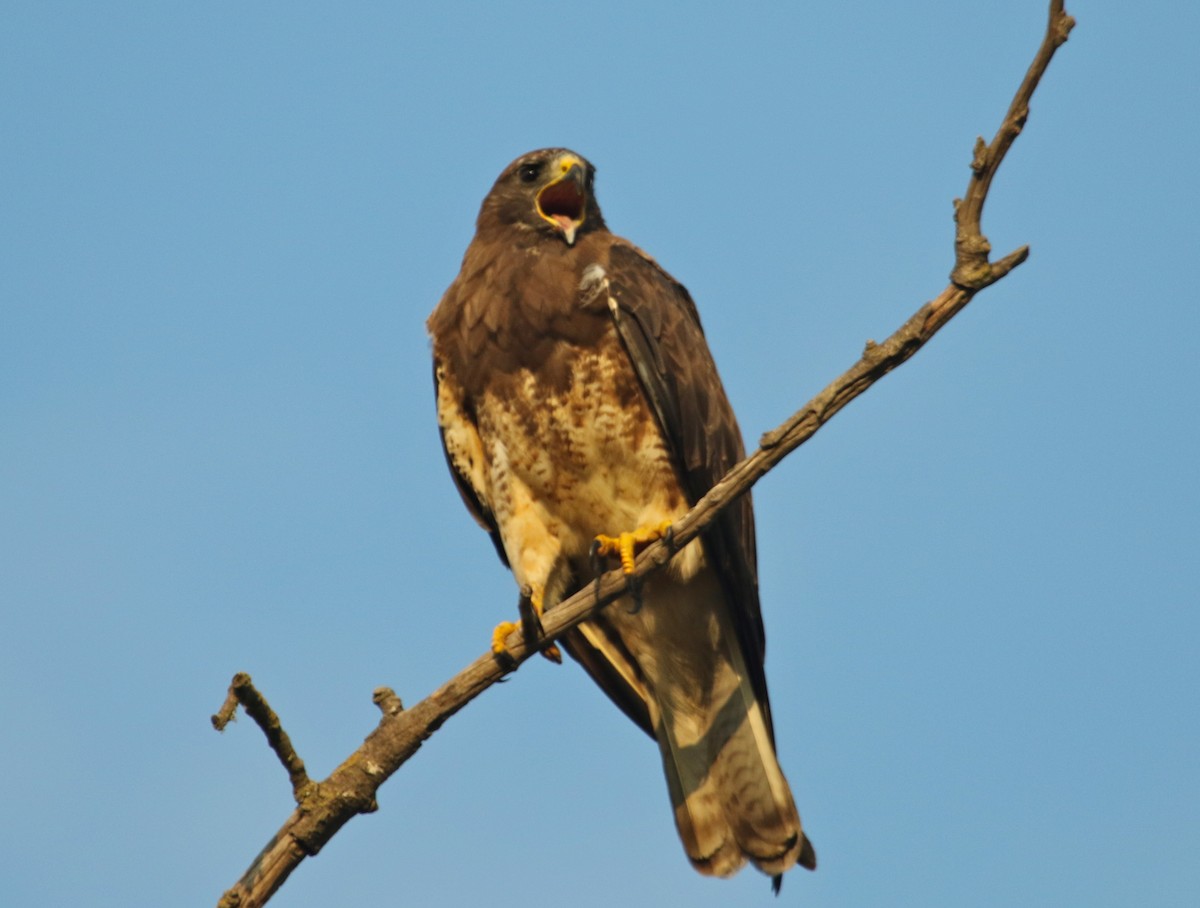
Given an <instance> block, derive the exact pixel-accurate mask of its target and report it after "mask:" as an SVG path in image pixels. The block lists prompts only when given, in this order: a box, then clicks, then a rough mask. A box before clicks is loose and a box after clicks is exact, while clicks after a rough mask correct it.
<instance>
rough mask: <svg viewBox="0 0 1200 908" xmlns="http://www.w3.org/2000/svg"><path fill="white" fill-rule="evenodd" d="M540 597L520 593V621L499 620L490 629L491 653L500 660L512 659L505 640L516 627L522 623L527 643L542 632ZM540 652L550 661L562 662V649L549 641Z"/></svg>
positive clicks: (538, 595)
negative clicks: (494, 626) (491, 629)
mask: <svg viewBox="0 0 1200 908" xmlns="http://www.w3.org/2000/svg"><path fill="white" fill-rule="evenodd" d="M543 608H544V606H543V604H542V597H541V594H539V593H533V594H530V595H528V596H526V595H525V594H524V593H522V596H521V602H520V605H519V609H520V611H521V623H520V624H518V623H517V622H516V621H501V622H500V623H499V624H497V625H496V629H495V630H494V631H492V653H493V655H495V656H496V657H497V658H499V659H501V660H512V654H511V653H509V651H508V645H507V644H506V643H505V641H506V640H507V639H508V635H509V634H511V633H512V632H513V631H515V630H516V629H517V628H519V627H522V625H524V631H525V639H526V641H527V642H529V643H533V642H534V641H536V640H537V638H538V637H540V636H541V633H542V622H541V617H542V610H543ZM541 653H542V655H543V656H545V657H546V658H547V659H549V660H550V661H551V662H556V663H558V664H559V665H561V664H562V651H561V650H559V648H558V647H557V646H556V645H555V644H553V643H550V644H548V645H546V646H544V647H542V648H541Z"/></svg>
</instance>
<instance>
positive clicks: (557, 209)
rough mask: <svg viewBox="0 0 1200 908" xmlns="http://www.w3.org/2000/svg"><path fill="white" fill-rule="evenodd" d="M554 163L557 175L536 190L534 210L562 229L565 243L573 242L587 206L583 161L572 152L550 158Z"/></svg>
mask: <svg viewBox="0 0 1200 908" xmlns="http://www.w3.org/2000/svg"><path fill="white" fill-rule="evenodd" d="M554 167H555V169H557V170H558V171H559V176H558V177H557V178H556V179H555V180H554V181H553V182H552V183H550V184H548V185H547V186H546V187H545V188H544V189H542V191H541V192H539V193H538V196H537V209H538V214H540V215H541V216H542V217H543V218H545V219H546V220H547V221H549V222H550V223H551V224H553V225H554V226H555V227H557V228H558V229H559V230H560V231H561V232H562V235H563V237H564V238H565V239H566V241H567V245H568V246H573V245H574V244H575V232H576V231H577V230H578V229H579V227H580V225H581V224H583V217H584V209H585V208H586V206H587V197H586V195H585V194H584V190H583V183H584V179H585V177H584V169H583V162H582V161H581V160H579V158H577V157H575V155H572V154H564V155H562V156H561V157H559V158H558V159H557V160H556V161H555V162H554Z"/></svg>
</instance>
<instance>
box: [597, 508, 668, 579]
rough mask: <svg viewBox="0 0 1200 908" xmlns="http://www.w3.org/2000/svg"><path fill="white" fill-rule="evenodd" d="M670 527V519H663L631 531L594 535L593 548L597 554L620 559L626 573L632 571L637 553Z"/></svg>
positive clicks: (622, 568)
mask: <svg viewBox="0 0 1200 908" xmlns="http://www.w3.org/2000/svg"><path fill="white" fill-rule="evenodd" d="M670 529H671V521H669V520H664V521H663V522H662V523H660V524H657V525H656V526H649V527H638V528H637V529H636V530H634V531H633V532H632V533H622V534H621V535H620V536H604V535H600V536H597V537H596V541H595V543H594V544H593V548H594V550H595V552H596V554H597V555H607V556H614V557H617V558H620V559H621V570H623V571H624V572H625V573H626V574H632V573H633V560H634V559H635V558H636V557H637V553H638V552H639V551H641V550H642V549H644V548H645V547H646V546H648V545H649V544H650V543H652V542H657V541H658V540H659V539H662V538H663V537H664V536H666V535H667V532H668V531H669V530H670Z"/></svg>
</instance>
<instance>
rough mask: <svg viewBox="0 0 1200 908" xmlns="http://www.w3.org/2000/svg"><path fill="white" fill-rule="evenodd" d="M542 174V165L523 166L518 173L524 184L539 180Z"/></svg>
mask: <svg viewBox="0 0 1200 908" xmlns="http://www.w3.org/2000/svg"><path fill="white" fill-rule="evenodd" d="M541 172H542V165H541V164H540V163H539V164H522V165H521V169H520V170H518V171H517V173H518V174H519V175H520V177H521V182H522V183H532V182H533V181H534V180H536V179H537V178H538V175H539V174H541Z"/></svg>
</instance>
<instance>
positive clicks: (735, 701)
mask: <svg viewBox="0 0 1200 908" xmlns="http://www.w3.org/2000/svg"><path fill="white" fill-rule="evenodd" d="M593 180H594V169H593V168H592V166H591V165H590V164H589V163H588V162H587V161H585V160H584V159H582V158H581V157H579V156H578V155H575V154H574V153H572V152H569V151H567V150H565V149H543V150H541V151H535V152H531V153H529V154H527V155H524V156H522V157H520V158H518V159H517V160H516V161H514V162H513V163H512V164H510V165H509V166H508V167H507V168H506V169H505V171H504V172H503V173H502V174H501V175H500V178H499V179H498V180H497V181H496V183H495V185H494V186H493V187H492V190H491V192H490V193H488V196H487V198H485V199H484V202H483V206H482V209H481V210H480V213H479V219H478V221H477V225H476V233H475V238H474V239H473V240H472V242H471V245H470V246H469V247H468V248H467V252H466V255H465V256H464V258H463V263H462V270H461V271H460V273H459V275H458V277H457V278H456V279H455V281H454V283H453V284H451V285H450V288H449V289H448V290H447V291H446V293H445V295H444V296H443V297H442V300H441V302H440V303H439V304H438V306H437V308H435V309H434V311H433V314H432V315H431V316H430V317H429V323H428V326H429V332H430V334H431V336H432V338H433V353H434V373H435V384H436V390H437V404H438V422H439V425H440V428H441V433H442V441H443V445H444V447H445V451H446V458H447V461H448V462H449V464H450V467H451V471H452V473H453V475H454V479H455V482H456V483H457V485H458V488H459V491H460V492H461V493H462V496H463V499H464V501H465V502H466V503H467V506H468V507H469V508H470V510H471V512H472V513H473V514H474V516H475V518H476V519H477V520H478V521H479V523H480V524H481V525H482V526H483V527H484V528H485V529H487V530H488V532H489V533H490V534H491V536H492V540H493V542H494V543H495V545H496V550H497V552H499V554H500V557H501V559H502V560H503V561H504V562H505V563H506V564H508V565H509V566H510V567H511V568H512V570H513V573H514V574H515V576H516V579H517V581H518V583H519V584H520V585H521V586H523V587H527V588H528V589H529V590H530V591H532V593H533V596H534V601H535V602H536V603H538V604H541V603H542V602H544V604H545V606H546V607H551V606H553V605H554V604H555V603H557V602H559V601H561V600H562V599H563V598H564V597H565V596H567V595H570V594H571V593H573V592H575V591H576V590H578V589H579V588H580V587H581V586H583V585H584V584H586V583H587V582H588V581H589V580H590V579H591V577H592V571H591V567H590V565H589V550H590V547H591V544H592V541H593V539H594V538H595V537H596V536H597V535H598V534H615V533H617V532H622V531H628V530H633V529H634V528H635V527H646V526H656V525H658V524H660V523H662V522H664V521H674V520H677V519H679V517H681V516H682V515H683V514H684V513H686V512H687V510H688V508H689V507H690V505H692V504H694V503H695V502H696V501H697V500H698V499H699V498H700V497H701V496H702V495H703V494H704V493H705V492H707V491H708V489H709V488H711V487H712V485H713V483H714V482H716V480H718V479H719V478H721V477H722V476H723V475H724V474H725V472H726V471H727V470H728V469H729V467H731V466H732V465H733V464H734V463H736V462H737V461H738V460H740V459H741V457H742V456H743V448H742V440H741V433H740V431H739V429H738V426H737V422H736V420H735V418H734V415H733V410H732V409H731V407H730V405H729V401H728V399H727V398H726V396H725V392H724V389H723V388H722V386H721V381H720V378H719V377H718V375H717V371H716V366H715V365H714V364H713V360H712V356H711V354H710V353H709V351H708V346H707V344H706V343H705V341H704V333H703V331H702V329H701V327H700V319H699V316H698V314H697V312H696V307H695V304H694V303H693V302H692V299H691V297H690V296H689V295H688V292H687V290H685V289H684V287H683V286H682V285H681V284H679V283H677V282H676V281H675V280H674V279H673V278H672V277H671V276H670V275H669V274H667V273H666V272H665V271H664V270H662V268H660V267H659V266H658V264H657V263H656V262H655V261H654V260H653V259H651V258H650V257H649V256H647V255H646V254H645V253H643V252H642V251H641V250H639V249H638V248H637V247H635V246H633V245H632V244H630V243H628V242H627V241H625V240H623V239H620V238H619V237H616V236H614V235H613V234H611V233H610V232H609V231H608V228H607V227H606V226H605V224H604V219H603V217H602V215H601V214H600V208H599V206H598V205H597V203H596V199H595V195H594V193H593ZM563 643H564V644H565V645H566V648H567V650H568V652H570V653H571V655H572V656H574V657H575V659H577V660H578V661H579V662H580V663H581V664H582V665H583V666H584V668H585V669H587V671H588V673H589V674H590V675H591V676H592V677H593V678H594V679H595V681H596V682H597V683H598V684H599V685H600V687H601V688H602V689H603V690H604V691H605V693H607V694H608V695H609V697H611V698H612V700H613V701H614V702H615V703H616V704H617V705H618V706H619V707H621V709H623V710H624V711H625V713H626V714H627V715H629V717H630V718H632V719H633V720H634V721H635V722H636V723H637V724H638V725H640V726H641V727H642V728H643V729H644V730H645V731H646V732H647V733H649V734H650V735H651V736H652V737H654V738H655V740H657V742H658V744H659V749H660V752H661V755H662V760H663V768H664V771H665V773H666V777H667V786H668V789H669V792H670V796H671V802H672V805H673V807H674V811H675V820H676V825H677V827H678V829H679V834H680V838H681V839H682V840H683V845H684V849H685V851H686V852H687V855H688V857H689V859H690V860H691V861H692V863H693V864H694V865H695V867H696V868H697V869H698V870H700V871H701V872H702V873H709V874H716V875H719V876H728V875H730V874H732V873H734V872H735V871H736V870H737V869H738V868H739V867H741V866H742V865H743V864H744V863H745V862H746V861H747V860H749V861H750V862H751V863H753V864H754V865H755V866H757V867H758V868H759V869H761V870H763V871H764V872H766V873H768V874H772V875H774V876H776V883H778V875H779V874H781V873H783V872H784V871H786V870H787V869H789V868H790V867H792V866H793V865H794V864H796V863H800V864H802V865H803V866H806V867H809V868H811V867H814V866H815V864H816V856H815V854H814V852H813V849H812V846H811V845H810V844H809V842H808V840H807V839H806V837H805V835H804V833H803V832H802V830H801V826H800V817H799V815H798V814H797V812H796V807H795V804H794V803H793V801H792V795H791V791H790V790H789V788H788V784H787V781H786V780H785V779H784V776H783V773H782V771H781V770H780V768H779V764H778V761H777V759H776V756H775V748H774V731H773V727H772V722H771V710H770V705H769V701H768V698H767V685H766V679H765V677H764V675H763V650H764V633H763V625H762V617H761V613H760V610H759V602H758V576H757V567H756V561H755V546H754V515H753V510H752V505H751V500H750V496H749V494H747V495H744V496H743V497H742V498H741V499H740V500H739V501H738V502H736V503H734V504H733V505H732V506H731V507H729V508H727V509H726V510H725V511H724V512H723V514H722V515H721V518H720V519H719V520H718V521H717V522H716V524H714V526H713V527H712V528H711V529H710V530H709V531H708V532H707V533H706V534H705V535H704V537H703V539H702V540H697V541H696V542H693V543H692V544H691V545H689V546H688V547H686V548H685V549H684V550H683V551H682V552H681V553H679V555H677V556H676V558H675V559H674V560H673V561H672V562H671V565H670V567H669V568H668V569H667V570H666V571H664V572H660V573H659V574H657V575H655V576H654V577H652V578H651V579H650V580H649V581H648V582H647V583H646V584H645V587H644V589H643V590H642V595H641V601H640V604H638V603H634V602H632V601H621V602H618V603H615V604H614V605H613V606H611V607H609V608H608V609H605V610H604V611H603V612H601V613H600V614H599V615H598V616H597V617H596V618H594V619H592V620H590V621H588V622H585V623H583V624H581V625H579V626H578V627H577V628H575V629H574V630H572V631H571V632H570V633H569V634H567V635H566V636H565V637H564V638H563Z"/></svg>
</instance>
